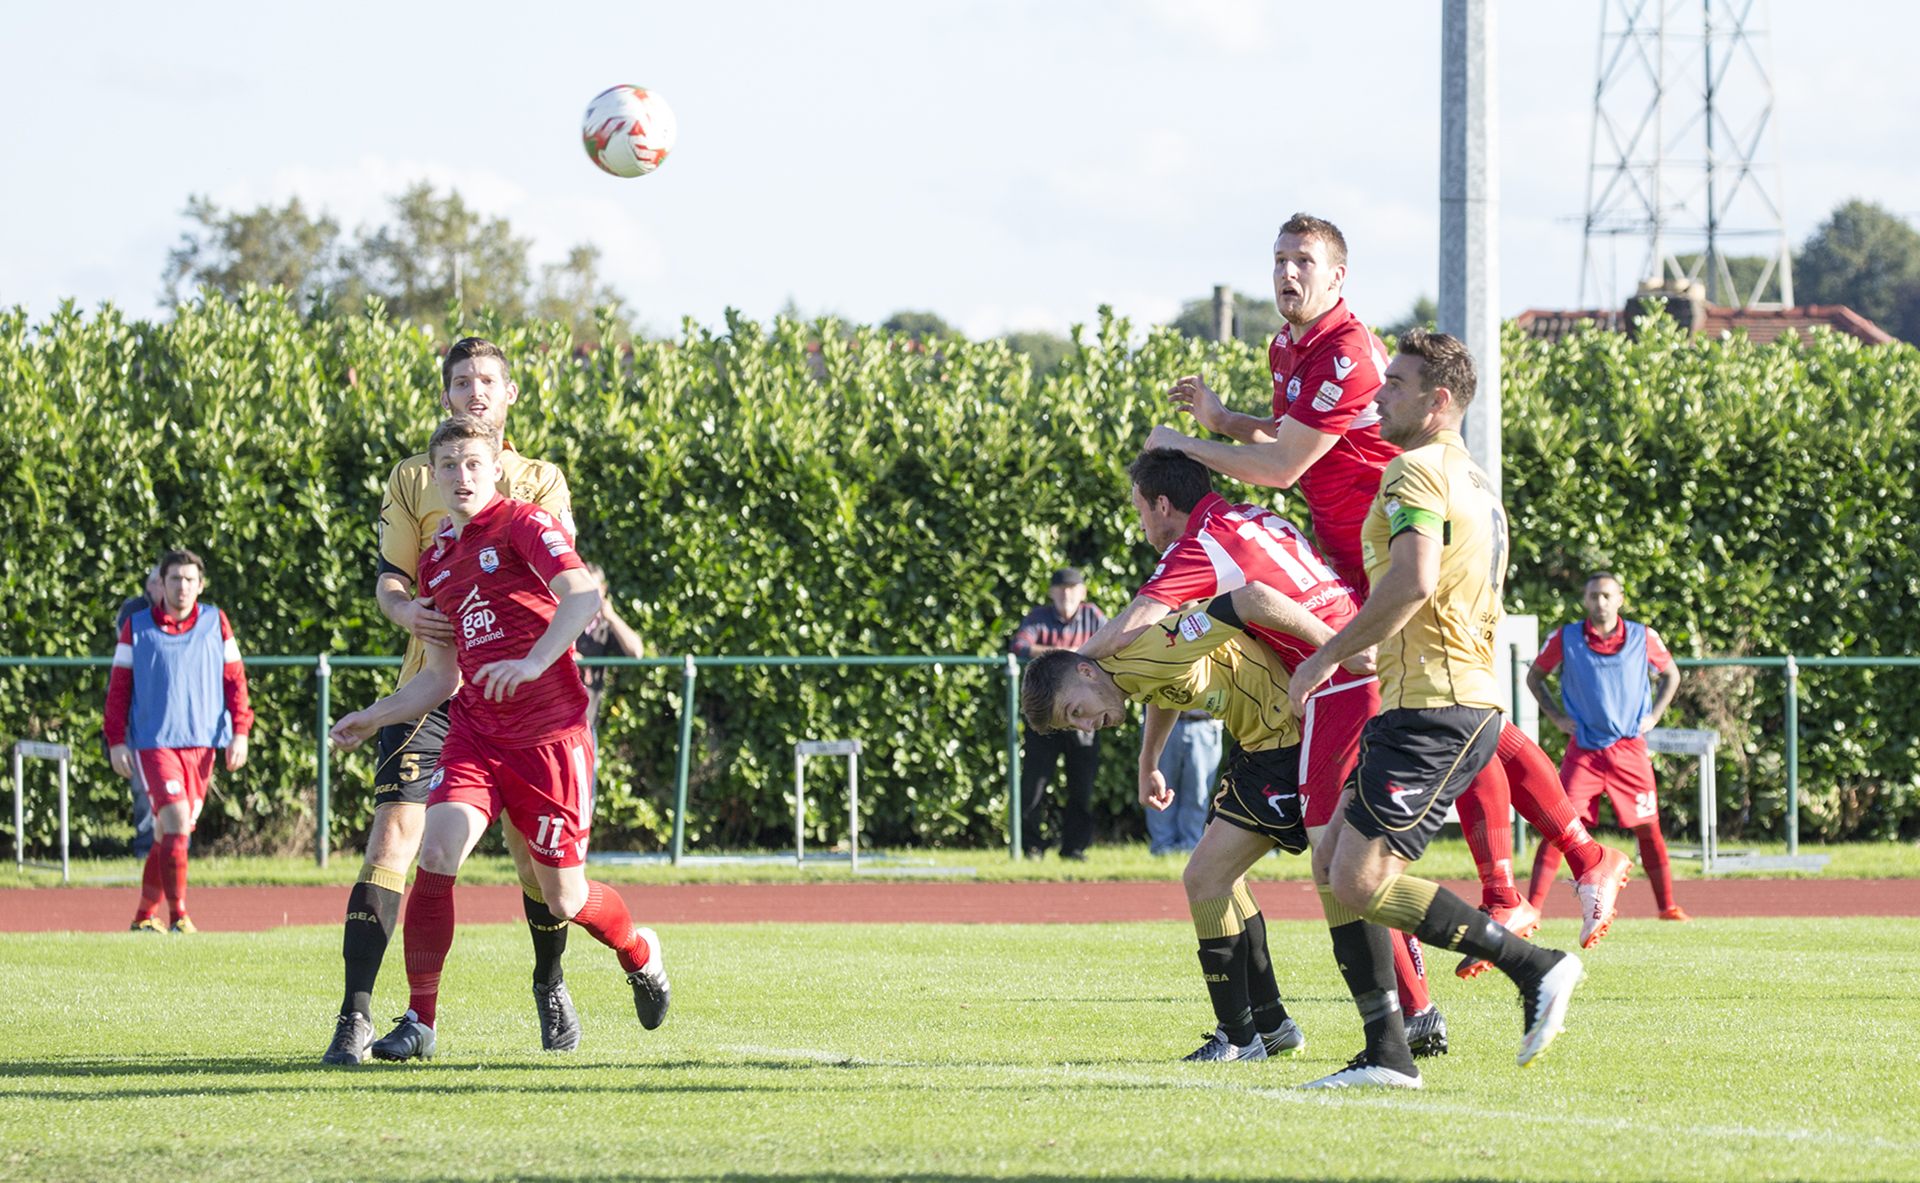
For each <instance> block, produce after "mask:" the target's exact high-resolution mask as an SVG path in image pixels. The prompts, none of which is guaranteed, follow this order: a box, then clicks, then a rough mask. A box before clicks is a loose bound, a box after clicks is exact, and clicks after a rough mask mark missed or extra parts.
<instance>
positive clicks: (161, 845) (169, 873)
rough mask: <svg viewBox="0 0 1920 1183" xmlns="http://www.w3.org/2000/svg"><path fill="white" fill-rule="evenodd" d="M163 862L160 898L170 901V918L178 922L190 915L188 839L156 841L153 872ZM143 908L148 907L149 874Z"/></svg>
mask: <svg viewBox="0 0 1920 1183" xmlns="http://www.w3.org/2000/svg"><path fill="white" fill-rule="evenodd" d="M155 860H158V861H159V864H160V865H159V868H158V878H159V880H160V894H162V895H164V896H166V897H167V918H168V919H169V920H172V921H174V922H176V923H177V922H178V921H179V920H180V918H181V917H183V916H185V915H186V914H187V836H186V835H185V834H162V835H160V836H159V837H158V838H155V839H154V840H153V849H152V850H150V851H148V852H147V866H148V868H150V869H151V868H152V867H153V865H154V862H155ZM140 879H141V890H140V906H141V907H142V908H145V907H146V895H147V892H146V882H147V873H142V875H141V877H140Z"/></svg>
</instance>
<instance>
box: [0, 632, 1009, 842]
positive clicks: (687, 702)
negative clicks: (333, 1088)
mask: <svg viewBox="0 0 1920 1183" xmlns="http://www.w3.org/2000/svg"><path fill="white" fill-rule="evenodd" d="M242 660H243V661H245V663H246V664H247V665H250V666H307V667H311V668H312V669H313V670H314V672H315V676H316V678H317V679H318V681H319V686H318V691H319V693H318V698H319V706H318V708H317V710H316V711H315V714H314V745H313V746H314V769H315V776H314V844H313V846H314V859H315V861H317V862H318V863H319V864H320V865H321V866H323V867H324V866H326V865H327V853H328V852H327V845H328V829H329V827H330V825H331V823H332V812H333V810H332V777H331V767H330V756H331V753H330V751H329V749H328V746H327V732H328V731H329V730H331V729H332V727H333V707H332V695H331V693H330V690H331V686H332V682H333V668H334V667H335V666H340V667H362V668H364V667H369V666H398V665H399V664H400V663H401V659H400V658H398V657H355V656H347V655H342V654H333V653H320V654H314V655H312V656H307V655H298V656H288V657H245V658H243V659H242ZM575 660H577V661H578V662H579V663H580V664H581V665H587V666H667V667H675V666H677V667H679V669H680V671H681V672H680V744H679V751H678V753H677V755H676V758H675V760H674V774H673V847H672V849H673V861H674V863H676V864H678V863H679V862H680V859H681V856H682V855H683V854H685V852H686V833H687V778H688V773H689V768H690V763H691V758H692V751H693V691H694V686H695V683H696V682H697V680H698V678H699V670H700V669H701V668H702V667H709V668H710V667H714V666H914V665H980V666H999V667H1001V668H1002V669H1004V670H1005V671H1006V677H1007V853H1008V856H1009V857H1011V858H1014V859H1018V858H1019V857H1020V853H1021V834H1020V812H1021V810H1020V662H1019V660H1018V659H1017V658H1015V657H1014V656H1013V655H1012V654H1006V655H1001V656H994V657H979V656H966V655H957V654H947V655H937V656H928V655H921V654H910V655H901V656H885V657H883V656H876V655H848V656H832V655H828V656H808V657H799V656H794V657H696V656H694V655H692V654H685V655H682V656H679V657H584V658H576V659H575ZM112 664H113V659H112V658H111V657H0V669H4V668H6V667H9V666H28V667H31V666H42V667H55V668H93V669H100V668H104V667H107V666H111V665H112ZM18 840H19V838H18V835H16V836H15V841H16V842H17V841H18Z"/></svg>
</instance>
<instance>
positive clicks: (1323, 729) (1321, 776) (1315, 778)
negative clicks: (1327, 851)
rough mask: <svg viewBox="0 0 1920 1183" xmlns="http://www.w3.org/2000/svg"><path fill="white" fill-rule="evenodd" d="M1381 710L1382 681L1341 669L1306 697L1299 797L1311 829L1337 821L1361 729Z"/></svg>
mask: <svg viewBox="0 0 1920 1183" xmlns="http://www.w3.org/2000/svg"><path fill="white" fill-rule="evenodd" d="M1379 713H1380V679H1378V678H1376V677H1374V676H1373V675H1372V674H1352V673H1348V672H1347V671H1345V670H1340V671H1339V672H1337V673H1335V674H1334V675H1333V678H1332V680H1331V681H1329V682H1328V683H1327V685H1325V686H1322V687H1321V688H1320V689H1319V691H1318V692H1317V693H1315V694H1314V696H1313V697H1312V698H1309V699H1308V700H1307V717H1306V718H1305V719H1302V720H1301V721H1300V796H1301V797H1302V798H1303V801H1302V812H1303V814H1304V815H1305V821H1306V825H1307V828H1308V829H1313V828H1314V827H1315V826H1324V825H1326V824H1328V823H1329V822H1331V821H1333V808H1334V806H1336V805H1338V804H1339V803H1340V790H1341V789H1343V788H1345V787H1346V783H1347V776H1348V775H1349V774H1350V773H1352V772H1353V766H1354V765H1355V764H1356V763H1358V762H1359V759H1360V732H1361V731H1362V730H1364V729H1365V727H1366V725H1367V720H1368V719H1371V718H1373V717H1374V716H1375V715H1377V714H1379Z"/></svg>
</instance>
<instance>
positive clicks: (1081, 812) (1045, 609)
mask: <svg viewBox="0 0 1920 1183" xmlns="http://www.w3.org/2000/svg"><path fill="white" fill-rule="evenodd" d="M1047 599H1048V600H1049V601H1050V602H1049V603H1047V604H1044V605H1042V606H1040V607H1039V608H1036V609H1034V610H1033V611H1032V612H1029V613H1027V615H1026V617H1025V618H1024V619H1023V620H1021V621H1020V627H1019V629H1017V630H1016V631H1015V632H1014V634H1013V643H1012V645H1011V646H1010V647H1011V649H1012V650H1013V654H1014V656H1016V657H1021V658H1033V657H1039V656H1040V655H1041V654H1043V653H1050V652H1052V651H1053V650H1055V649H1078V648H1079V647H1080V646H1081V645H1082V644H1083V643H1084V642H1085V641H1086V639H1087V638H1088V637H1091V636H1092V635H1093V634H1094V633H1096V632H1099V631H1100V626H1101V625H1103V624H1105V623H1106V622H1107V618H1106V615H1105V614H1104V613H1102V612H1101V611H1100V609H1098V608H1096V607H1094V606H1093V605H1092V604H1089V603H1087V602H1086V599H1087V581H1086V578H1085V577H1084V576H1082V575H1081V574H1080V572H1079V570H1078V569H1077V568H1074V567H1062V568H1060V569H1059V570H1058V571H1055V572H1054V573H1053V580H1052V583H1051V585H1050V586H1049V587H1048V588H1047ZM1023 734H1024V737H1025V739H1024V742H1023V743H1022V745H1021V753H1020V801H1021V806H1022V808H1021V819H1020V832H1021V835H1022V839H1023V841H1024V843H1025V844H1026V849H1027V852H1028V853H1029V854H1030V855H1032V856H1033V857H1035V858H1038V857H1039V856H1041V855H1043V854H1045V853H1046V850H1047V846H1048V845H1049V843H1048V842H1047V841H1046V840H1045V839H1044V838H1042V836H1041V834H1042V823H1043V822H1044V821H1045V819H1046V816H1047V806H1046V786H1047V783H1048V782H1049V781H1051V780H1052V779H1053V770H1054V767H1055V766H1056V765H1058V764H1059V763H1060V758H1061V757H1062V756H1065V757H1066V760H1067V795H1066V800H1065V802H1064V803H1063V804H1062V805H1061V808H1060V814H1061V818H1060V833H1059V842H1060V857H1061V858H1063V859H1074V860H1076V861H1077V860H1080V859H1084V858H1086V857H1087V845H1088V843H1090V842H1092V841H1093V778H1094V774H1095V773H1096V772H1098V771H1099V770H1100V740H1099V736H1098V734H1097V733H1096V732H1092V731H1058V732H1053V733H1051V734H1048V733H1043V732H1038V731H1035V730H1034V729H1033V728H1031V727H1026V728H1025V730H1024V732H1023Z"/></svg>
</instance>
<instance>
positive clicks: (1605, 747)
mask: <svg viewBox="0 0 1920 1183" xmlns="http://www.w3.org/2000/svg"><path fill="white" fill-rule="evenodd" d="M1585 599H1586V607H1587V618H1586V619H1585V620H1584V621H1580V622H1578V623H1575V624H1569V625H1567V626H1566V627H1565V628H1562V629H1557V630H1555V631H1554V633H1553V635H1551V636H1549V637H1548V638H1547V643H1546V645H1545V646H1544V647H1543V648H1542V649H1541V650H1540V655H1539V656H1538V657H1536V658H1534V659H1533V668H1531V669H1529V670H1528V671H1527V689H1529V690H1531V691H1533V697H1534V698H1535V699H1537V700H1538V701H1539V703H1540V713H1541V714H1543V715H1545V716H1546V717H1547V720H1548V721H1549V722H1551V723H1552V724H1553V725H1554V726H1555V727H1558V728H1559V729H1560V730H1561V731H1563V732H1565V733H1566V734H1567V737H1568V738H1567V755H1566V758H1565V759H1564V760H1562V761H1561V762H1560V779H1561V781H1562V783H1564V784H1565V785H1566V791H1567V796H1568V797H1570V798H1571V799H1572V801H1573V804H1574V805H1575V806H1576V807H1578V808H1579V809H1581V810H1582V811H1583V812H1584V813H1585V814H1586V822H1587V824H1588V825H1590V826H1592V825H1598V824H1599V823H1600V795H1601V794H1602V793H1605V794H1606V796H1607V799H1608V800H1609V801H1611V802H1612V803H1613V814H1614V817H1615V818H1616V819H1617V820H1618V821H1619V823H1620V824H1621V825H1622V826H1624V827H1626V828H1628V829H1631V830H1632V831H1633V833H1634V836H1635V837H1637V838H1638V839H1639V840H1640V865H1641V866H1643V867H1645V868H1646V872H1647V878H1648V879H1649V880H1651V881H1652V883H1653V895H1654V900H1655V902H1656V903H1658V904H1659V906H1660V919H1662V920H1688V919H1691V917H1689V916H1688V915H1687V913H1686V910H1685V909H1683V908H1682V907H1681V906H1680V905H1679V904H1677V903H1675V902H1674V899H1673V869H1672V867H1670V866H1669V865H1668V863H1667V843H1666V840H1665V839H1664V838H1663V837H1661V835H1660V796H1659V793H1658V792H1657V791H1656V789H1655V787H1654V783H1653V761H1651V760H1649V759H1648V758H1647V741H1646V738H1645V736H1646V734H1647V732H1648V731H1651V730H1652V729H1653V727H1654V725H1655V724H1656V723H1658V722H1659V721H1660V716H1661V715H1663V714H1665V713H1666V709H1667V706H1668V704H1669V703H1671V702H1673V695H1674V692H1675V691H1677V690H1678V689H1679V688H1680V670H1679V667H1677V666H1675V665H1674V664H1673V657H1672V655H1671V654H1669V653H1668V652H1667V647H1666V645H1665V644H1663V643H1662V642H1661V640H1660V634H1659V633H1656V632H1654V631H1653V630H1652V629H1650V628H1648V627H1647V626H1646V625H1644V624H1638V623H1636V622H1634V621H1631V620H1627V619H1624V618H1623V617H1622V616H1621V615H1620V609H1621V608H1622V607H1623V606H1624V604H1625V602H1626V595H1625V593H1624V592H1623V591H1622V590H1621V587H1620V580H1619V578H1618V577H1616V576H1615V575H1614V574H1613V573H1612V572H1610V571H1601V572H1599V573H1597V574H1595V575H1592V576H1590V577H1588V579H1587V587H1586V597H1585ZM1555 670H1558V671H1560V699H1561V702H1563V703H1565V704H1566V709H1565V710H1562V709H1561V708H1560V704H1558V703H1555V702H1554V701H1553V695H1552V693H1551V692H1550V691H1549V690H1548V689H1547V678H1548V676H1549V675H1551V674H1552V673H1553V672H1554V671H1555ZM1649 670H1651V671H1653V675H1654V677H1655V678H1656V679H1657V680H1658V681H1659V683H1660V690H1659V694H1658V695H1657V696H1656V695H1655V694H1653V692H1652V691H1651V690H1650V689H1649V688H1648V686H1647V671H1649ZM1620 857H1621V858H1622V859H1624V858H1625V857H1626V856H1625V855H1621V856H1620ZM1559 869H1560V856H1559V852H1557V851H1555V850H1553V849H1552V848H1551V847H1546V846H1542V847H1541V848H1540V854H1539V857H1537V858H1536V859H1535V860H1534V863H1533V883H1532V885H1531V893H1530V894H1531V896H1532V902H1533V904H1534V906H1535V907H1538V906H1539V905H1540V904H1541V903H1543V902H1545V900H1546V898H1547V889H1548V888H1550V887H1552V886H1553V873H1554V872H1555V871H1557V870H1559ZM1574 871H1575V874H1576V875H1577V874H1578V873H1579V868H1578V867H1575V868H1574ZM1578 882H1579V881H1578V880H1576V884H1578Z"/></svg>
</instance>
